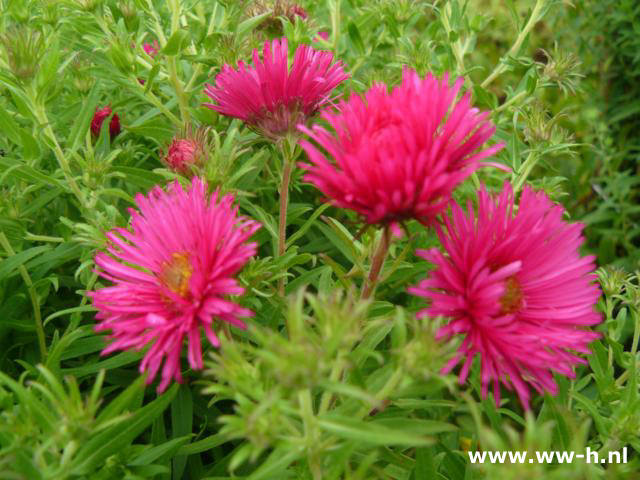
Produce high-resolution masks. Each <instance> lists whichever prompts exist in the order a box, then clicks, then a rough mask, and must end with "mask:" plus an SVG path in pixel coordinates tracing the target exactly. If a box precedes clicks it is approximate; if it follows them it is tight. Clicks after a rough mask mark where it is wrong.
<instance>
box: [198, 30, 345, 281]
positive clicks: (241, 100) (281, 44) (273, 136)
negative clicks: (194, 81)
mask: <svg viewBox="0 0 640 480" xmlns="http://www.w3.org/2000/svg"><path fill="white" fill-rule="evenodd" d="M288 56H289V48H288V43H287V39H286V38H282V39H276V40H273V41H272V42H265V44H264V47H263V51H262V58H260V54H259V52H258V50H254V51H253V66H247V65H245V64H244V62H239V63H238V67H237V68H235V69H234V68H233V67H231V66H230V65H224V66H223V67H222V71H221V72H220V73H219V74H218V75H217V77H216V79H215V84H213V85H211V84H207V85H206V88H205V93H206V94H207V95H208V96H209V97H210V98H211V99H212V100H213V102H215V103H208V104H205V106H207V107H209V108H211V109H213V110H215V111H217V112H219V113H221V114H223V115H226V116H229V117H234V118H239V119H241V120H242V121H244V122H245V123H246V124H247V125H248V126H249V127H251V128H253V129H255V130H256V131H258V132H259V133H260V134H262V135H263V136H264V137H265V138H267V139H269V140H272V141H275V142H277V143H278V144H279V145H280V147H281V149H282V153H283V157H284V159H283V168H282V183H281V187H280V216H279V217H280V220H279V229H278V255H283V254H284V252H285V245H286V238H285V237H286V224H287V223H286V222H287V219H286V215H287V205H288V198H289V183H290V180H291V173H292V169H293V159H292V158H291V157H292V156H293V153H292V150H293V148H291V145H289V143H291V140H292V139H293V143H295V137H296V136H297V127H298V125H300V124H302V125H304V124H307V123H308V122H309V120H310V119H311V118H313V117H314V116H315V115H316V114H317V113H318V112H319V111H320V110H321V109H322V108H323V107H325V106H327V105H328V104H329V103H330V102H331V100H332V96H331V95H332V92H333V90H334V89H335V87H337V86H338V85H339V84H340V83H342V82H343V81H344V80H346V79H347V78H348V74H346V73H345V71H344V69H343V66H342V63H341V62H340V61H338V62H335V63H334V62H333V55H332V54H331V53H330V52H324V51H319V50H315V49H313V48H311V47H309V46H308V45H300V46H299V47H298V48H297V49H296V51H295V54H294V58H293V62H292V64H291V67H289V59H288ZM283 289H284V284H281V286H280V291H281V292H282V293H283Z"/></svg>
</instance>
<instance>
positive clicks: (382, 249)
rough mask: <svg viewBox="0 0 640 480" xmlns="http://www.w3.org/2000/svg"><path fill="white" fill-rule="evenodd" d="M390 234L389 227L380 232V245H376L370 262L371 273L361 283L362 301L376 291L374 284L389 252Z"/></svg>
mask: <svg viewBox="0 0 640 480" xmlns="http://www.w3.org/2000/svg"><path fill="white" fill-rule="evenodd" d="M389 236H390V232H389V227H388V226H385V227H384V230H383V231H382V237H381V238H380V243H378V247H377V249H376V251H375V253H374V254H373V259H372V261H371V271H370V272H369V278H368V279H367V280H366V281H365V282H364V283H363V286H362V293H361V295H360V298H361V299H362V300H367V299H368V298H370V297H371V295H372V294H373V292H374V290H375V289H376V284H377V283H378V277H379V276H380V271H381V270H382V265H383V264H384V259H385V257H386V256H387V252H388V251H389V244H390V238H389Z"/></svg>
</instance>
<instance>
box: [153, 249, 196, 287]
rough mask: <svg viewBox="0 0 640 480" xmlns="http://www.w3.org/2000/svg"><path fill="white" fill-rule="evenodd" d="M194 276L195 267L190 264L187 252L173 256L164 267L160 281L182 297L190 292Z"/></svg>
mask: <svg viewBox="0 0 640 480" xmlns="http://www.w3.org/2000/svg"><path fill="white" fill-rule="evenodd" d="M192 274H193V266H192V265H191V262H189V254H188V253H186V252H175V253H173V254H171V260H170V261H168V262H165V263H164V264H163V265H162V271H161V272H160V275H159V278H160V281H161V282H162V283H163V284H164V285H165V286H166V287H167V288H169V290H171V291H172V292H173V293H177V294H178V295H180V296H181V297H184V296H185V295H186V294H187V292H188V291H189V279H191V275H192Z"/></svg>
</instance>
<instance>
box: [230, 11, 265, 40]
mask: <svg viewBox="0 0 640 480" xmlns="http://www.w3.org/2000/svg"><path fill="white" fill-rule="evenodd" d="M269 15H271V12H270V11H269V12H264V13H262V14H260V15H256V16H255V17H251V18H248V19H246V20H244V21H242V22H240V23H239V24H238V27H237V29H236V34H237V35H238V36H239V37H241V36H242V35H244V34H245V33H246V32H248V31H250V30H254V29H255V28H256V27H257V26H258V25H260V24H261V23H262V21H263V20H264V19H265V18H267V17H268V16H269Z"/></svg>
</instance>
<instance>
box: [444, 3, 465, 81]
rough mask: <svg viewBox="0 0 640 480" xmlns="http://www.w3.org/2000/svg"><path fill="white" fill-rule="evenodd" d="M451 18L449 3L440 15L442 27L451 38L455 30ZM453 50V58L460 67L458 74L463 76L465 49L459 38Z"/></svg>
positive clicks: (452, 45)
mask: <svg viewBox="0 0 640 480" xmlns="http://www.w3.org/2000/svg"><path fill="white" fill-rule="evenodd" d="M450 17H451V3H447V4H446V5H445V6H444V7H443V8H442V9H441V13H440V20H441V22H442V26H443V27H444V29H445V31H446V32H447V37H450V35H451V33H452V32H453V29H452V28H451V23H450V22H449V19H450ZM451 50H452V51H453V56H454V57H455V59H456V64H457V65H458V73H460V74H462V73H463V72H464V55H465V49H464V48H462V43H461V42H460V39H459V38H458V39H457V40H456V41H455V42H453V43H452V44H451Z"/></svg>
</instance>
